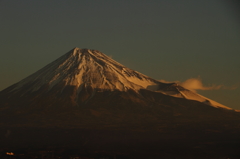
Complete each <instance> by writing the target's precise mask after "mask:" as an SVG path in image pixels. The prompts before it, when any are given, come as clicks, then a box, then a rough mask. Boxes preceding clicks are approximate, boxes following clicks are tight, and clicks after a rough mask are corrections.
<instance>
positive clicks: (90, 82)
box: [14, 48, 157, 91]
mask: <svg viewBox="0 0 240 159" xmlns="http://www.w3.org/2000/svg"><path fill="white" fill-rule="evenodd" d="M29 82H30V83H32V87H31V88H29V89H31V91H36V90H38V89H39V88H40V87H41V86H42V85H46V84H47V85H48V86H49V89H51V88H52V87H54V86H55V85H56V84H59V83H61V84H62V83H64V85H71V86H76V87H82V86H84V87H91V88H97V89H108V90H120V91H126V90H128V89H132V90H135V91H137V90H139V89H143V88H147V86H149V85H156V83H157V82H156V81H155V80H153V79H151V78H149V77H147V76H145V75H143V74H141V73H138V72H136V71H133V70H131V69H129V68H127V67H125V66H123V65H122V64H120V63H118V62H116V61H114V60H113V59H111V58H110V57H108V56H106V55H105V54H103V53H101V52H99V51H97V50H89V49H80V48H74V49H73V50H71V51H70V52H68V53H67V54H65V55H63V56H61V57H60V58H58V59H57V60H56V61H54V62H52V63H50V64H49V65H47V66H45V67H44V68H42V69H40V70H39V71H37V72H36V73H34V74H33V75H31V76H29V77H27V78H25V79H24V80H22V81H20V82H19V83H18V84H17V87H16V88H15V89H14V90H17V89H19V88H21V87H22V86H24V85H25V84H28V83H29Z"/></svg>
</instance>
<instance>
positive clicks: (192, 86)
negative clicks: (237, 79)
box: [159, 77, 238, 91]
mask: <svg viewBox="0 0 240 159" xmlns="http://www.w3.org/2000/svg"><path fill="white" fill-rule="evenodd" d="M159 81H160V82H164V83H172V82H168V81H165V80H159ZM174 82H175V83H178V84H180V85H181V86H183V87H184V88H187V89H189V90H192V91H197V90H220V89H228V90H233V89H236V88H237V87H238V86H237V85H235V86H231V87H227V86H224V85H216V84H212V85H210V86H205V85H204V84H203V83H202V79H201V78H200V77H198V78H190V79H187V80H186V81H184V82H180V81H174Z"/></svg>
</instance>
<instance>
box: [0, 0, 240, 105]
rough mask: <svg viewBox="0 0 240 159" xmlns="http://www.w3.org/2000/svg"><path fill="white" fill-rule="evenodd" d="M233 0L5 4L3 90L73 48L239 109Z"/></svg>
mask: <svg viewBox="0 0 240 159" xmlns="http://www.w3.org/2000/svg"><path fill="white" fill-rule="evenodd" d="M239 8H240V5H239V2H238V1H234V0H232V1H231V0H230V1H224V0H212V1H208V0H201V1H199V0H191V1H187V0H182V1H177V0H172V1H165V0H131V1H120V0H103V1H97V0H69V1H63V0H53V1H46V0H41V1H31V0H22V1H17V0H12V1H7V0H0V21H1V25H0V29H1V36H0V42H1V46H0V52H1V58H0V65H1V67H0V77H1V78H0V90H2V89H4V88H6V87H8V86H10V85H11V84H13V83H16V82H18V81H19V80H21V79H23V78H25V77H26V76H28V75H30V74H32V73H34V72H35V71H37V70H39V69H40V68H42V67H43V66H45V65H46V64H48V63H50V62H52V61H53V60H55V59H56V58H58V57H59V56H61V55H63V54H65V53H66V52H68V51H69V50H71V49H72V48H74V47H79V48H89V49H96V50H99V51H101V52H103V53H105V54H106V55H108V56H110V57H112V58H113V59H114V60H116V61H118V62H120V63H121V64H123V65H125V66H126V67H129V68H131V69H133V70H136V71H138V72H141V73H143V74H145V75H147V76H149V77H152V78H154V79H158V80H165V81H177V82H179V83H182V84H185V86H186V87H189V89H192V90H195V91H197V92H198V93H200V94H202V95H204V96H206V97H208V98H210V99H213V100H215V101H217V102H219V103H221V104H224V105H226V106H229V107H231V108H234V109H240V104H239V103H240V98H239V94H240V88H239V87H240V73H239V72H240V62H239V59H240V54H239V53H240V45H239V43H240V20H239V19H240V18H239V15H240V12H239Z"/></svg>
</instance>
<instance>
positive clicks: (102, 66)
mask: <svg viewBox="0 0 240 159" xmlns="http://www.w3.org/2000/svg"><path fill="white" fill-rule="evenodd" d="M69 86H70V87H74V90H76V92H75V93H74V94H75V95H74V98H76V99H75V100H76V101H77V98H78V96H79V94H80V92H81V91H82V90H83V89H86V88H90V89H91V90H95V91H96V90H97V91H105V90H108V91H115V90H117V91H124V92H126V91H128V90H132V91H134V92H136V93H139V90H141V89H147V90H150V91H154V92H158V93H162V94H165V95H168V96H172V97H177V98H185V99H189V100H196V101H199V102H202V103H205V104H207V105H210V106H213V107H217V108H224V109H231V108H228V107H226V106H224V105H222V104H219V103H217V102H215V101H213V100H210V99H208V98H206V97H203V96H201V95H199V94H197V93H195V92H192V91H190V90H188V89H186V88H184V87H182V86H179V85H178V84H176V83H170V84H169V83H162V82H159V81H157V80H155V79H152V78H150V77H148V76H146V75H143V74H141V73H139V72H137V71H134V70H132V69H129V68H127V67H125V66H123V65H122V64H120V63H118V62H116V61H115V60H113V59H112V58H110V57H108V56H106V55H105V54H103V53H101V52H99V51H97V50H90V49H80V48H77V47H76V48H74V49H72V50H71V51H69V52H68V53H66V54H64V55H63V56H61V57H60V58H58V59H57V60H55V61H53V62H52V63H50V64H48V65H47V66H45V67H43V68H42V69H40V70H39V71H37V72H35V73H34V74H32V75H30V76H29V77H27V78H25V79H23V80H22V81H20V82H18V83H16V84H15V85H14V86H12V87H10V89H8V90H9V91H10V92H12V93H14V92H18V91H21V95H24V94H27V93H29V92H37V91H39V90H43V88H44V93H47V92H49V91H51V90H52V89H53V88H56V87H57V89H58V90H60V91H62V90H64V89H65V87H69Z"/></svg>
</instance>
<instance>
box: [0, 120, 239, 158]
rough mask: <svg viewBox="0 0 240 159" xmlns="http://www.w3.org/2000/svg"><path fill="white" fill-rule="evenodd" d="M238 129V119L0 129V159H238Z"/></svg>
mask: <svg viewBox="0 0 240 159" xmlns="http://www.w3.org/2000/svg"><path fill="white" fill-rule="evenodd" d="M169 124H170V123H169ZM239 130H240V128H239V125H238V122H237V121H236V122H235V123H234V122H232V123H223V122H222V123H214V124H213V123H211V124H210V123H201V124H200V123H191V124H173V123H172V126H168V127H164V126H163V125H162V126H160V125H159V126H158V127H154V128H153V127H152V126H149V127H146V126H145V128H143V127H142V128H141V129H139V127H136V128H134V126H133V127H131V128H129V127H122V128H110V127H108V128H101V129H100V128H98V129H61V128H10V127H5V128H2V129H1V141H2V142H1V143H0V146H1V158H12V159H13V158H74V157H75V158H77V157H79V158H84V157H85V158H109V159H110V158H136V159H138V158H184V159H187V158H206V159H208V158H209V159H227V158H230V159H239V158H240V135H239V134H240V131H239ZM10 152H13V153H14V154H12V155H11V153H10ZM6 153H7V154H6ZM9 153H10V154H9Z"/></svg>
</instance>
